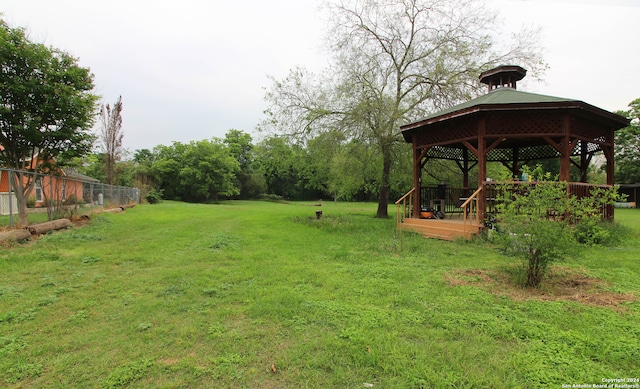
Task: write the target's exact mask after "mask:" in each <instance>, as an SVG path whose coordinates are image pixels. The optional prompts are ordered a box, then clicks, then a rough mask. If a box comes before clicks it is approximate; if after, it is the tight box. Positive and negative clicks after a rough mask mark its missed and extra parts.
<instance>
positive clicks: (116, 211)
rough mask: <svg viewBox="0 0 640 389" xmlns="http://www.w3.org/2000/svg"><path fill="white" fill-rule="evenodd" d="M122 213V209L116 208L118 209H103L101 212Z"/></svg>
mask: <svg viewBox="0 0 640 389" xmlns="http://www.w3.org/2000/svg"><path fill="white" fill-rule="evenodd" d="M122 211H124V208H122V207H118V208H110V209H105V210H104V211H102V212H109V213H120V212H122Z"/></svg>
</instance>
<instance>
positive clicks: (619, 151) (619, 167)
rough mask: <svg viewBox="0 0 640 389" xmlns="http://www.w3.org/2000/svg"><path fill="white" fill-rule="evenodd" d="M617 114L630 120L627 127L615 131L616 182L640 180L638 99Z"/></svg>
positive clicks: (639, 114)
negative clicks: (639, 162) (627, 108)
mask: <svg viewBox="0 0 640 389" xmlns="http://www.w3.org/2000/svg"><path fill="white" fill-rule="evenodd" d="M618 114H620V115H622V116H624V117H626V118H627V119H629V120H631V123H630V125H629V126H628V127H625V128H623V129H620V130H618V131H616V132H615V169H616V182H618V183H625V184H633V183H636V182H640V164H638V161H640V99H635V100H634V101H632V102H631V103H629V110H627V111H623V112H618Z"/></svg>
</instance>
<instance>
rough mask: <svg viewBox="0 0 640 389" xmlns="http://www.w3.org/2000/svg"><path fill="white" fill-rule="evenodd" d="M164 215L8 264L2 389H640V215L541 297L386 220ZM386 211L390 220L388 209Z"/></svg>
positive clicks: (492, 263) (132, 220) (1, 322)
mask: <svg viewBox="0 0 640 389" xmlns="http://www.w3.org/2000/svg"><path fill="white" fill-rule="evenodd" d="M321 208H322V210H323V213H324V218H323V219H322V220H315V211H316V210H317V209H318V207H317V206H315V205H313V204H310V203H293V204H278V203H267V202H226V203H223V204H221V205H196V204H184V203H177V202H163V203H161V204H158V205H141V206H137V207H135V208H132V209H129V210H127V211H126V212H124V213H121V214H113V215H100V216H94V217H93V220H92V222H91V223H90V224H89V225H87V226H84V227H82V228H74V229H71V230H67V231H60V232H57V233H54V234H51V235H47V236H44V237H41V238H40V239H38V240H37V241H33V242H30V243H27V244H23V245H13V246H12V247H8V248H0V250H1V251H0V387H60V388H63V387H64V388H66V387H82V388H86V387H97V388H116V387H134V388H135V387H140V388H148V387H160V388H199V387H202V388H214V387H226V388H289V387H290V388H300V387H309V388H363V387H371V386H370V385H369V384H371V385H373V387H374V388H440V387H441V388H451V387H454V388H468V387H478V388H485V387H486V388H532V387H552V388H561V387H562V385H563V384H564V385H574V384H590V385H593V384H599V385H601V384H603V379H611V378H627V377H628V378H640V301H638V300H637V298H638V297H640V286H639V285H640V282H639V280H640V239H638V238H639V237H640V210H635V209H620V210H616V218H617V220H618V221H619V222H620V223H621V224H623V225H626V226H629V228H632V229H633V230H634V233H633V236H632V237H630V238H628V239H627V240H626V241H625V243H624V244H622V245H620V246H619V247H607V248H603V247H594V248H585V249H582V250H580V251H577V252H576V253H575V257H574V258H571V259H568V260H567V261H566V262H563V263H561V264H559V265H558V266H557V267H555V268H554V269H553V273H552V276H551V277H550V279H549V280H548V282H547V284H545V286H543V287H542V288H541V289H539V290H530V291H526V290H525V291H523V290H521V289H519V288H517V287H514V286H513V285H512V283H511V282H510V281H509V280H510V278H509V274H510V273H512V272H513V269H514V265H513V263H512V262H511V260H510V259H508V258H506V257H504V256H502V255H501V254H500V253H499V252H498V251H497V250H496V249H494V248H492V247H491V246H490V245H488V244H485V243H483V242H482V241H481V240H477V241H473V242H464V241H458V242H445V241H438V240H428V239H424V238H422V237H420V236H417V235H415V234H411V233H407V232H404V233H403V234H402V235H400V236H396V235H395V228H394V227H395V226H394V220H393V219H392V220H380V219H375V218H373V217H372V216H373V215H374V213H375V205H374V204H357V203H351V204H333V203H325V204H323V205H322V207H321ZM390 210H392V211H395V210H393V209H392V208H390Z"/></svg>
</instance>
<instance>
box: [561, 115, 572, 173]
mask: <svg viewBox="0 0 640 389" xmlns="http://www.w3.org/2000/svg"><path fill="white" fill-rule="evenodd" d="M562 131H563V136H562V140H561V141H560V181H567V182H569V181H571V173H570V172H571V117H570V116H569V115H568V114H564V115H563V117H562Z"/></svg>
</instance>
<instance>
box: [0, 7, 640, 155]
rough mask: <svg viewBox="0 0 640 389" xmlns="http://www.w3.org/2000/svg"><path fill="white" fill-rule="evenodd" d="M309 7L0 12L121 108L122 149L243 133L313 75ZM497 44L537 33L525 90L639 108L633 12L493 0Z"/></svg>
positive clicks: (638, 38) (319, 59)
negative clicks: (68, 57) (281, 89)
mask: <svg viewBox="0 0 640 389" xmlns="http://www.w3.org/2000/svg"><path fill="white" fill-rule="evenodd" d="M318 4H319V2H318V1H317V0H269V1H265V0H243V1H237V0H209V1H207V0H181V1H176V0H173V1H166V0H155V1H140V0H111V1H107V2H99V1H89V0H0V12H2V13H3V14H4V15H3V16H2V17H3V19H4V20H5V21H7V22H8V23H9V24H10V25H12V26H22V27H27V28H28V31H29V33H30V38H31V40H33V41H38V42H44V43H46V44H47V45H51V46H54V47H56V48H59V49H62V50H65V51H67V52H69V53H70V54H72V55H73V56H75V57H78V58H79V59H80V64H81V65H82V66H85V67H90V68H91V70H92V72H93V73H94V75H95V84H96V89H97V93H98V94H99V95H101V96H102V101H103V103H105V104H107V103H109V104H113V103H114V102H115V101H116V99H117V98H118V96H119V95H122V101H123V114H122V116H123V121H124V124H123V131H124V146H125V148H127V149H129V150H130V151H132V152H133V151H134V150H136V149H142V148H148V149H151V148H153V147H154V146H157V145H159V144H164V145H169V144H171V143H172V142H173V141H179V142H183V143H188V142H189V141H191V140H201V139H210V138H212V137H220V138H222V137H224V134H225V133H226V132H227V131H228V130H229V129H232V128H234V129H238V130H242V131H245V132H249V133H251V134H252V136H254V139H256V138H258V137H259V135H257V134H254V129H255V127H256V125H257V124H258V123H259V121H260V120H261V119H262V118H263V114H262V111H263V110H264V109H265V107H266V105H265V103H264V101H263V96H264V89H263V88H265V87H268V86H269V85H270V81H269V78H268V76H274V77H275V78H276V79H281V78H283V77H285V76H286V75H287V74H288V72H289V69H291V68H293V67H295V66H297V65H301V66H305V67H307V68H308V69H311V70H315V71H321V70H322V69H323V68H324V67H325V65H326V63H327V62H326V61H327V60H326V58H327V56H326V54H325V53H324V52H323V49H322V37H323V35H324V33H325V25H324V23H323V22H322V20H321V19H320V14H319V12H318V9H317V7H318ZM491 4H493V5H494V7H495V8H497V9H498V10H499V12H500V15H501V17H502V18H503V20H504V21H505V22H504V28H505V34H507V35H508V34H510V33H511V32H515V31H517V30H519V29H520V28H521V27H522V26H531V25H539V26H541V27H542V29H543V41H542V44H543V46H544V47H545V48H546V50H545V60H546V61H547V62H548V64H549V66H550V69H549V70H548V72H547V73H546V75H545V76H544V82H540V83H537V82H535V83H534V82H531V81H530V82H527V83H525V84H523V85H525V87H526V90H527V91H530V92H535V93H542V94H548V95H552V96H559V97H566V98H574V99H578V100H582V101H585V102H587V103H589V104H592V105H595V106H598V107H600V108H604V109H607V110H610V111H615V110H622V109H626V107H627V105H628V104H629V103H630V102H631V101H632V100H634V99H636V98H640V22H639V21H640V0H591V1H589V0H492V1H491Z"/></svg>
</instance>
